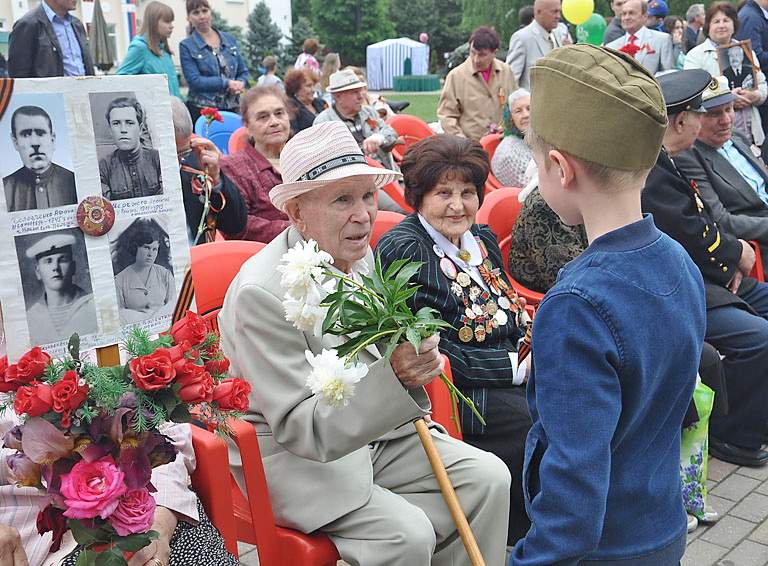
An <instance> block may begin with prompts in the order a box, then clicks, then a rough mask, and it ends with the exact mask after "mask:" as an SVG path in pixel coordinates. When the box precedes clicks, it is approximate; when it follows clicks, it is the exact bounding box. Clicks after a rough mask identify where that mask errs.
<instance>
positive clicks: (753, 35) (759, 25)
mask: <svg viewBox="0 0 768 566" xmlns="http://www.w3.org/2000/svg"><path fill="white" fill-rule="evenodd" d="M736 39H739V40H741V39H751V40H752V51H754V52H755V53H757V59H758V61H760V67H761V68H763V69H768V20H767V19H766V18H765V14H763V10H762V9H761V8H760V6H759V5H758V3H757V2H755V0H748V1H747V3H746V4H744V6H743V7H742V8H741V10H739V31H738V32H736Z"/></svg>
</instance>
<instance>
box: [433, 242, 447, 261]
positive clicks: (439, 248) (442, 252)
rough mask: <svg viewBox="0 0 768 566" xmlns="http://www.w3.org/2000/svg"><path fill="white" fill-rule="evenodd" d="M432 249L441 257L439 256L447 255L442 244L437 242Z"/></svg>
mask: <svg viewBox="0 0 768 566" xmlns="http://www.w3.org/2000/svg"><path fill="white" fill-rule="evenodd" d="M432 251H434V252H435V255H437V257H439V258H444V257H445V252H444V251H443V249H442V248H441V247H440V246H438V245H437V244H435V245H434V246H432Z"/></svg>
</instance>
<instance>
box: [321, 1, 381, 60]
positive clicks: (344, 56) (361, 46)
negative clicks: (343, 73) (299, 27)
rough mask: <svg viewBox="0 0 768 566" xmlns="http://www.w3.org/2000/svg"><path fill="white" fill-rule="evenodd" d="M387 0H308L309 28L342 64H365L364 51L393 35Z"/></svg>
mask: <svg viewBox="0 0 768 566" xmlns="http://www.w3.org/2000/svg"><path fill="white" fill-rule="evenodd" d="M388 8H389V0H310V9H311V12H312V25H313V26H314V28H315V30H317V32H318V34H319V39H320V41H321V42H322V43H323V44H324V45H325V46H326V47H327V48H328V50H329V51H336V52H338V53H339V55H340V56H341V61H342V64H343V65H362V64H364V63H365V48H366V47H367V46H368V45H370V44H371V43H375V42H377V41H381V40H382V39H387V38H389V37H394V36H395V26H394V25H393V24H392V21H391V20H390V19H389V10H388Z"/></svg>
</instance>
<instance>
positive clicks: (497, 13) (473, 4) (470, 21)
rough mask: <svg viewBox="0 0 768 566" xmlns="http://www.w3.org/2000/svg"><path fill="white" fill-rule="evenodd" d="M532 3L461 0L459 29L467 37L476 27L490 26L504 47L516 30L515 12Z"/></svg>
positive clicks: (507, 0) (500, 0) (506, 0)
mask: <svg viewBox="0 0 768 566" xmlns="http://www.w3.org/2000/svg"><path fill="white" fill-rule="evenodd" d="M532 3H533V2H531V1H529V0H494V1H493V2H489V1H488V0H462V8H463V17H462V19H461V29H462V30H463V31H464V33H465V34H466V35H467V37H469V34H470V33H472V30H473V29H475V28H476V27H478V26H490V27H492V28H494V29H495V30H496V31H497V32H498V34H499V37H500V38H501V43H502V45H503V46H504V45H506V44H507V42H508V41H509V37H510V36H511V35H512V33H513V32H514V31H515V30H516V29H517V11H518V10H519V9H520V8H521V7H523V6H524V5H526V4H532Z"/></svg>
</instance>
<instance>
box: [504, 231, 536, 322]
mask: <svg viewBox="0 0 768 566" xmlns="http://www.w3.org/2000/svg"><path fill="white" fill-rule="evenodd" d="M511 243H512V236H511V235H509V236H507V237H506V238H503V239H502V240H501V241H500V242H499V249H500V250H501V259H502V260H503V261H504V271H505V272H506V274H507V277H508V278H509V282H510V283H512V287H514V289H515V291H517V294H518V295H520V296H521V297H523V298H524V299H525V300H526V302H527V303H528V305H527V307H526V308H527V309H528V314H530V315H531V317H533V313H534V311H535V310H536V306H537V305H538V304H539V303H540V302H541V299H543V298H544V294H543V293H539V292H538V291H534V290H533V289H529V288H528V287H526V286H525V285H523V284H522V283H519V282H517V281H516V280H515V278H514V277H512V276H511V275H510V274H509V248H510V246H511Z"/></svg>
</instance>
